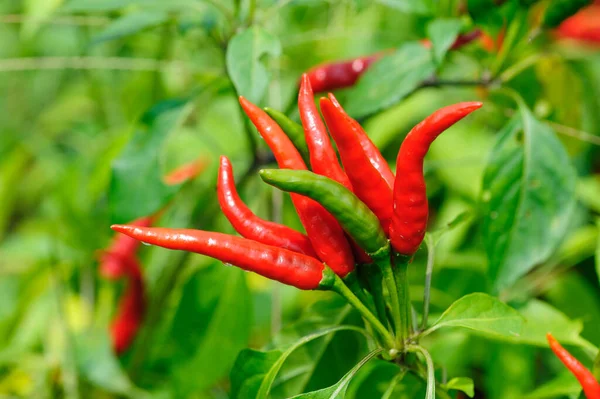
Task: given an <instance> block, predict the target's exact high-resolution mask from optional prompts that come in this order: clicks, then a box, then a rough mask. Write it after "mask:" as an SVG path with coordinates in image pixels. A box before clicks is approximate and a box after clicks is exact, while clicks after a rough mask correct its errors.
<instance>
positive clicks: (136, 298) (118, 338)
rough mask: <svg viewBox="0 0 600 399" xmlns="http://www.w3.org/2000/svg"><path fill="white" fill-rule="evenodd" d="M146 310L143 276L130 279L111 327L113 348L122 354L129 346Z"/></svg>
mask: <svg viewBox="0 0 600 399" xmlns="http://www.w3.org/2000/svg"><path fill="white" fill-rule="evenodd" d="M145 312H146V296H145V293H144V284H143V281H142V279H141V276H138V277H137V278H136V277H131V278H129V279H128V283H127V288H126V290H125V293H124V294H123V297H122V298H121V301H120V302H119V310H118V313H117V315H116V317H115V318H114V320H113V322H112V324H111V327H110V332H111V337H112V341H113V349H114V351H115V352H116V353H117V354H119V355H120V354H122V353H123V352H125V350H127V348H129V346H130V345H131V344H132V342H133V340H134V339H135V337H136V335H137V332H138V330H139V329H140V327H141V325H142V322H143V318H144V314H145Z"/></svg>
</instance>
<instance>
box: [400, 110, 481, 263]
mask: <svg viewBox="0 0 600 399" xmlns="http://www.w3.org/2000/svg"><path fill="white" fill-rule="evenodd" d="M481 105H482V104H481V103H480V102H464V103H458V104H454V105H450V106H448V107H444V108H442V109H440V110H437V111H436V112H434V113H433V114H431V115H430V116H428V117H427V118H425V120H423V121H422V122H421V123H419V124H418V125H417V126H415V127H414V128H413V129H412V130H411V131H410V132H409V133H408V135H407V136H406V138H405V139H404V141H403V142H402V145H401V147H400V151H399V152H398V159H397V161H396V181H395V183H394V212H393V216H392V223H391V225H390V235H389V236H390V240H391V243H392V246H393V247H394V249H395V250H396V251H398V252H399V253H400V254H402V255H407V256H409V255H412V254H413V253H415V252H416V251H417V249H419V246H420V245H421V242H422V241H423V237H424V236H425V229H426V228H427V217H428V212H429V210H428V205H427V191H426V189H425V178H424V176H423V158H424V157H425V154H427V151H428V150H429V146H430V145H431V143H432V142H433V140H435V139H436V137H437V136H439V135H440V134H441V133H442V132H443V131H444V130H446V129H448V128H449V127H450V126H452V125H453V124H455V123H456V122H458V121H459V120H461V119H462V118H464V117H465V116H467V115H468V114H470V113H471V112H473V111H475V110H476V109H478V108H480V107H481Z"/></svg>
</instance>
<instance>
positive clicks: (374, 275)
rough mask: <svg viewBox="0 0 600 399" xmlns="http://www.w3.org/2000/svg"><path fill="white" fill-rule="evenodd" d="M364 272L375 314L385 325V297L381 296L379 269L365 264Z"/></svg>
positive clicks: (381, 281)
mask: <svg viewBox="0 0 600 399" xmlns="http://www.w3.org/2000/svg"><path fill="white" fill-rule="evenodd" d="M365 268H366V274H367V279H368V282H369V289H370V291H371V295H373V302H375V309H376V311H377V316H378V317H379V320H381V322H382V323H384V324H385V325H386V326H388V325H389V320H388V317H387V312H386V310H385V297H384V296H383V278H382V277H381V270H379V268H378V267H377V266H366V267H365Z"/></svg>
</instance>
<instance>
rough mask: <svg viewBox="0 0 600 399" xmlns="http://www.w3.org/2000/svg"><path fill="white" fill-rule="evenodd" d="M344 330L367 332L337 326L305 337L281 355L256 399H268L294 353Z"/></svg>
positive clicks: (356, 328)
mask: <svg viewBox="0 0 600 399" xmlns="http://www.w3.org/2000/svg"><path fill="white" fill-rule="evenodd" d="M343 330H352V331H357V332H360V333H363V334H365V335H366V331H364V330H363V329H362V328H359V327H355V326H336V327H330V328H327V329H325V330H322V331H318V332H315V333H313V334H310V335H307V336H305V337H303V338H302V339H300V340H299V341H298V342H296V343H295V344H294V345H292V346H290V347H289V348H288V349H287V350H286V351H285V352H283V353H282V354H281V357H280V358H279V359H277V361H276V362H275V363H274V364H273V365H272V367H271V369H270V370H269V371H268V372H267V373H266V375H265V378H264V380H263V381H262V383H261V385H260V388H259V390H258V394H257V395H256V398H257V399H267V397H268V396H269V391H270V390H271V386H272V385H273V381H275V377H276V376H277V373H279V370H280V369H281V366H283V363H284V362H285V361H286V359H287V358H288V357H289V356H290V355H291V354H292V352H294V351H295V350H296V349H298V348H299V347H301V346H302V345H304V344H306V343H308V342H310V341H312V340H314V339H317V338H320V337H322V336H324V335H327V334H330V333H333V332H337V331H343Z"/></svg>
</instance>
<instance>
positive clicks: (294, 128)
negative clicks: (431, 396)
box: [265, 107, 310, 165]
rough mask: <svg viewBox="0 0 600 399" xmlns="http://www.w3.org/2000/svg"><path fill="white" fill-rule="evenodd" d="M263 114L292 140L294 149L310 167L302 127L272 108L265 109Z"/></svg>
mask: <svg viewBox="0 0 600 399" xmlns="http://www.w3.org/2000/svg"><path fill="white" fill-rule="evenodd" d="M265 112H266V113H267V114H268V115H269V116H270V117H271V118H273V120H274V121H275V122H277V124H278V125H279V126H280V127H281V128H282V129H283V131H284V132H285V134H287V136H288V137H289V138H290V140H292V143H294V147H296V149H297V150H298V152H299V153H300V155H301V156H302V159H303V160H304V162H305V163H306V165H310V155H309V153H308V145H307V144H306V139H305V138H304V129H303V128H302V125H300V124H298V123H296V122H294V121H293V120H291V119H290V118H288V117H287V116H286V115H285V114H284V113H283V112H280V111H277V110H274V109H273V108H269V107H266V108H265Z"/></svg>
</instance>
